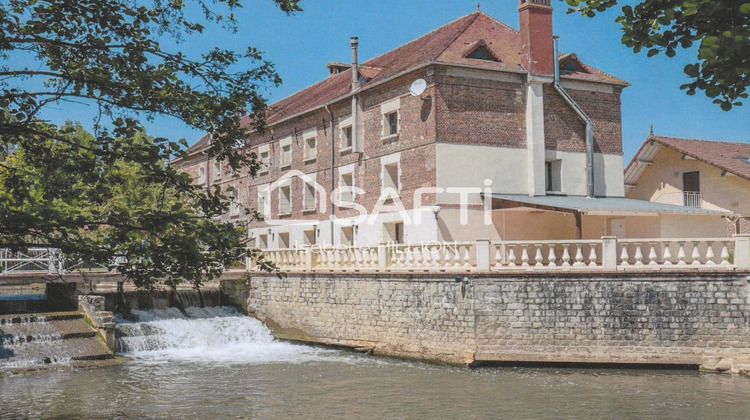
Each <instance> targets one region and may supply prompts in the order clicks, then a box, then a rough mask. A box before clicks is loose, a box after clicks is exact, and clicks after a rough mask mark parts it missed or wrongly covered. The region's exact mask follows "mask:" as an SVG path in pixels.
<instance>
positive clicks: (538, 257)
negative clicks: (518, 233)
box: [534, 244, 544, 267]
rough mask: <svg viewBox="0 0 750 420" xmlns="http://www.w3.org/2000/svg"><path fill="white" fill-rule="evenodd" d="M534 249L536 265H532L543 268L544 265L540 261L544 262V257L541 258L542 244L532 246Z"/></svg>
mask: <svg viewBox="0 0 750 420" xmlns="http://www.w3.org/2000/svg"><path fill="white" fill-rule="evenodd" d="M534 247H535V248H536V255H535V256H534V261H536V264H534V267H544V264H542V261H544V257H543V256H542V244H534Z"/></svg>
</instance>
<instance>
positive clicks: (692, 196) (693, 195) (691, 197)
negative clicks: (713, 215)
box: [682, 191, 703, 208]
mask: <svg viewBox="0 0 750 420" xmlns="http://www.w3.org/2000/svg"><path fill="white" fill-rule="evenodd" d="M682 199H683V203H684V206H685V207H696V208H701V207H702V206H703V199H702V198H701V193H699V192H690V191H685V192H683V193H682Z"/></svg>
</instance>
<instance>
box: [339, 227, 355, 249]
mask: <svg viewBox="0 0 750 420" xmlns="http://www.w3.org/2000/svg"><path fill="white" fill-rule="evenodd" d="M341 245H344V246H354V227H352V226H345V227H342V228H341Z"/></svg>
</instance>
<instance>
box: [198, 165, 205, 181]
mask: <svg viewBox="0 0 750 420" xmlns="http://www.w3.org/2000/svg"><path fill="white" fill-rule="evenodd" d="M197 182H198V184H205V183H206V168H203V167H201V168H198V181H197Z"/></svg>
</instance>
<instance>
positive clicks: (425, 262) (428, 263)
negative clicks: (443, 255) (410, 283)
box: [422, 246, 435, 270]
mask: <svg viewBox="0 0 750 420" xmlns="http://www.w3.org/2000/svg"><path fill="white" fill-rule="evenodd" d="M422 255H423V256H424V258H423V259H422V266H424V267H425V268H427V269H428V270H430V269H432V268H434V267H435V261H433V259H432V247H430V246H425V247H424V248H422Z"/></svg>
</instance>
